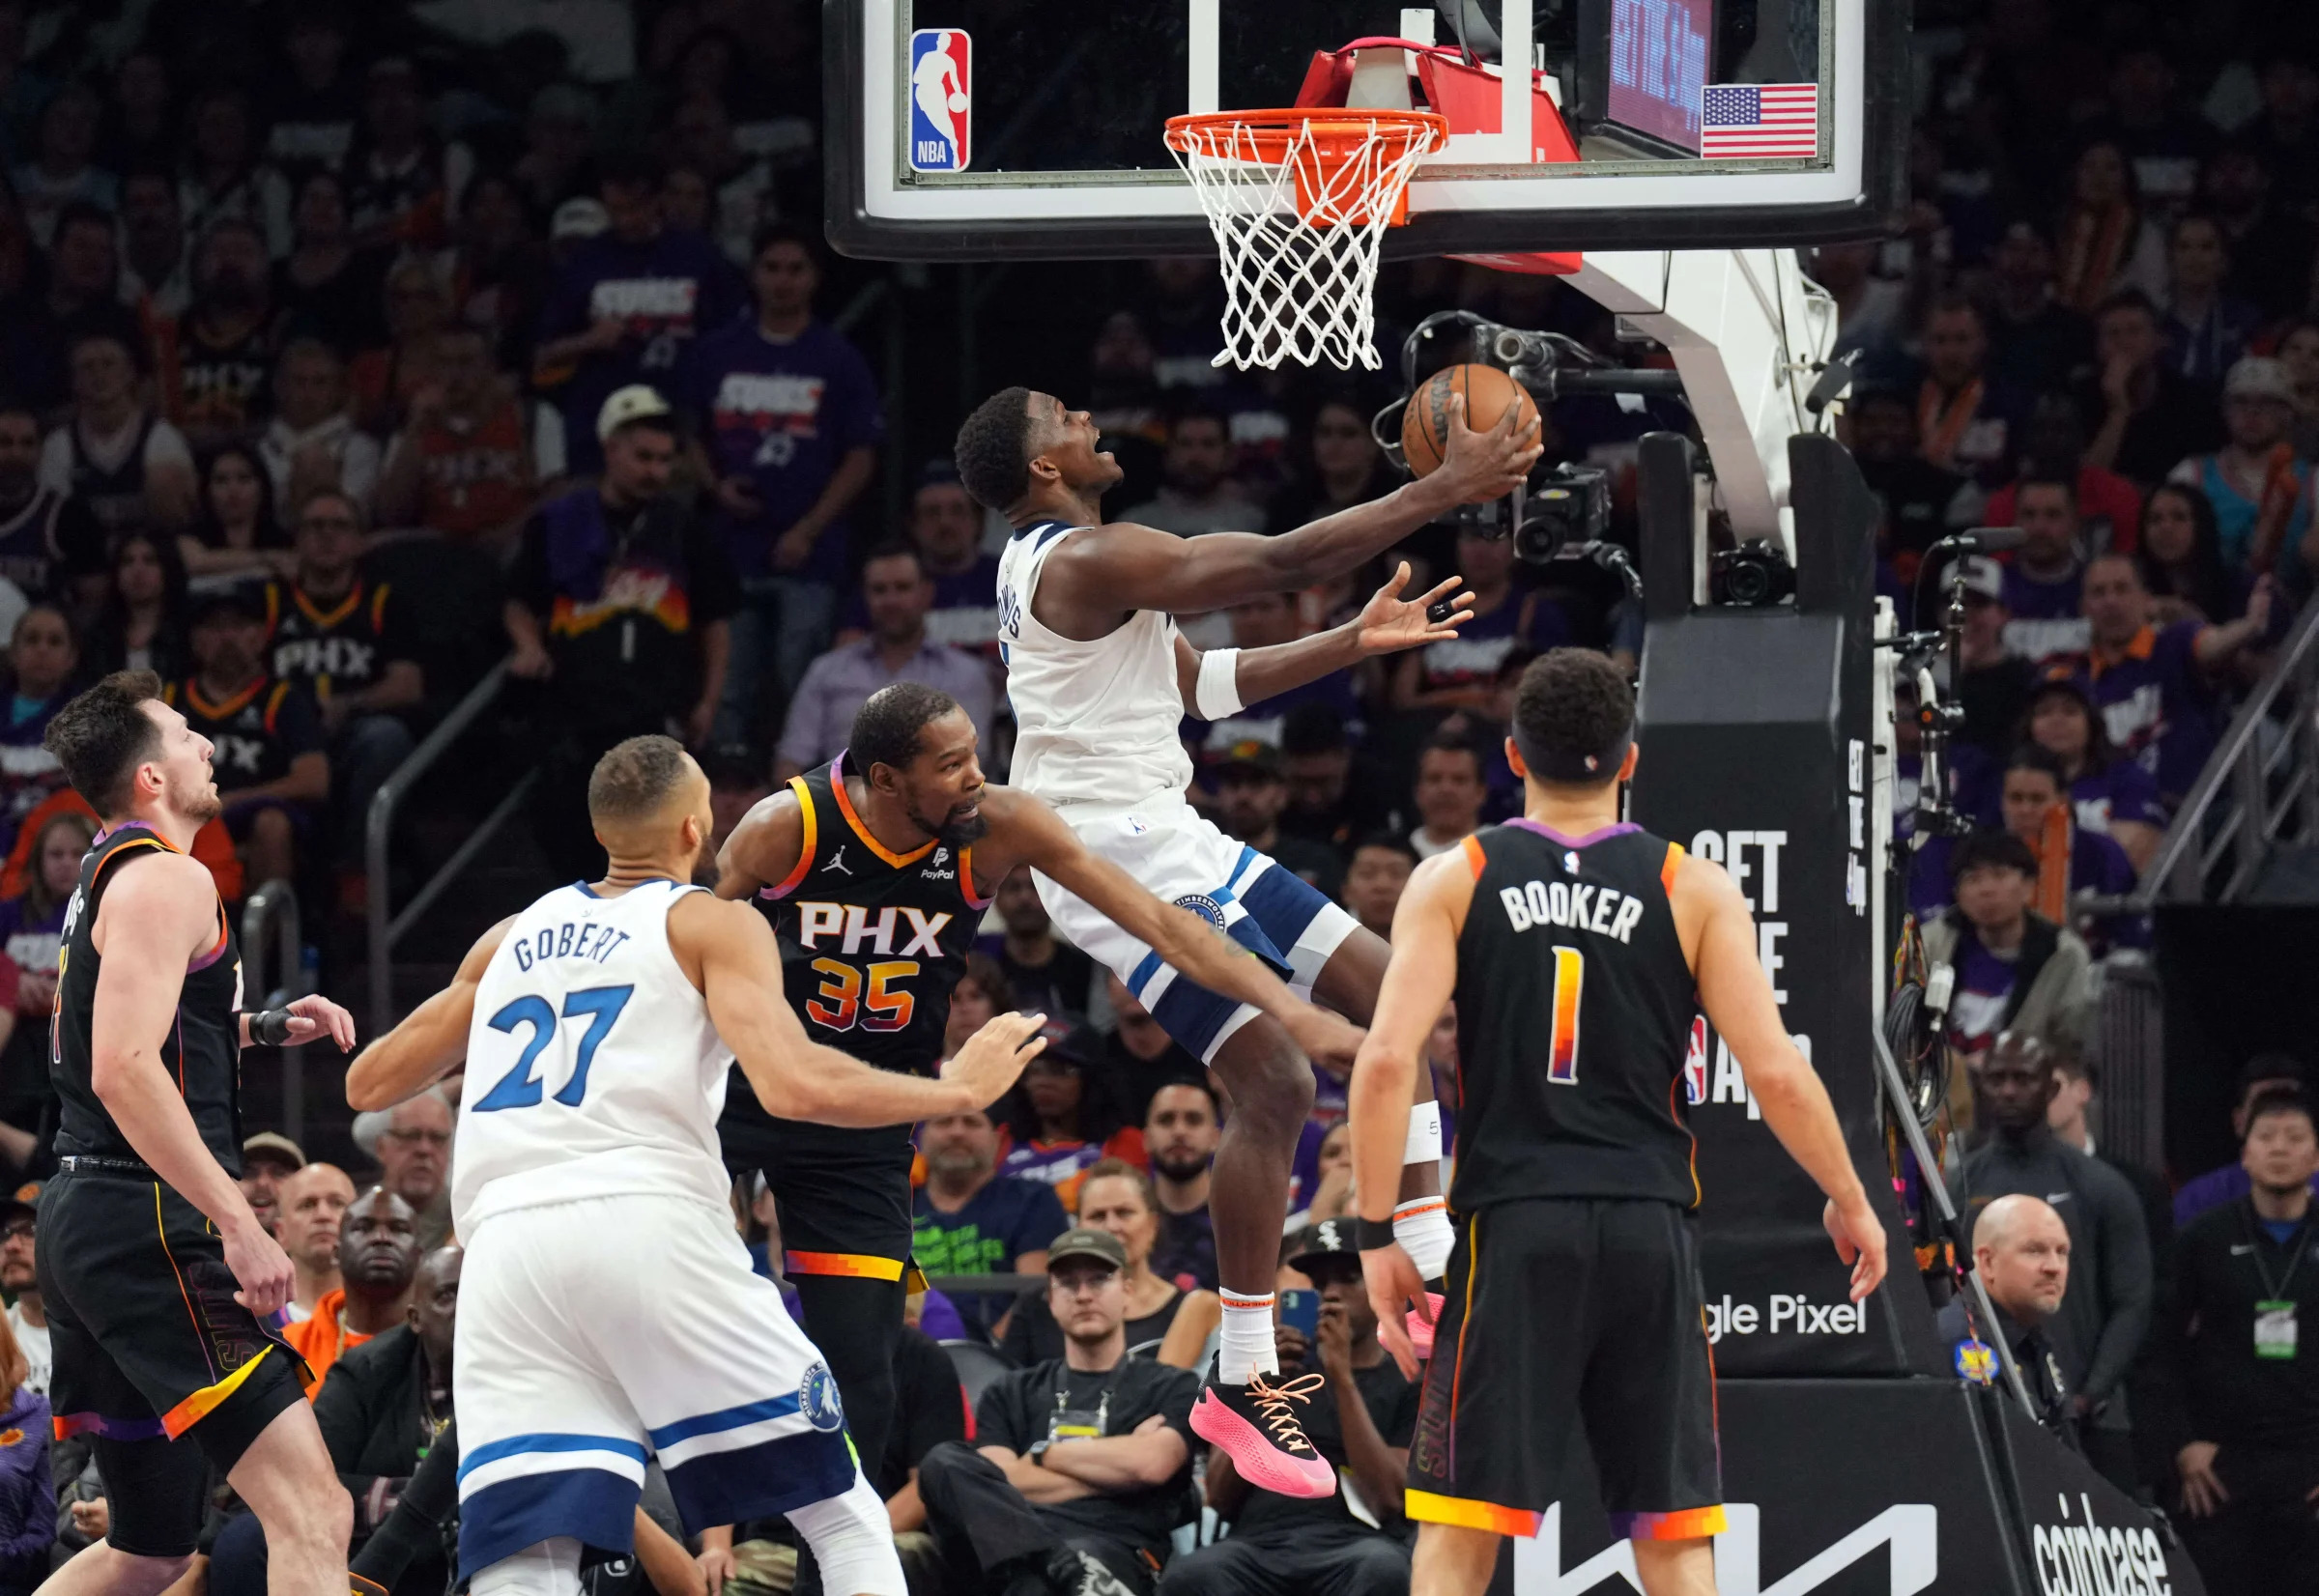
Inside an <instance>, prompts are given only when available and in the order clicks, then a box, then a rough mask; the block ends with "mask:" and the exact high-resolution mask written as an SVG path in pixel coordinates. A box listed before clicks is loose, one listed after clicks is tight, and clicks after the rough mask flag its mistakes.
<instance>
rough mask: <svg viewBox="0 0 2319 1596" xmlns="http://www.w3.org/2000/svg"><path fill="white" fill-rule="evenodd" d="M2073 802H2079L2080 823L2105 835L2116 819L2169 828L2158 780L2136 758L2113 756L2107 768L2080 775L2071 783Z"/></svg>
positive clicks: (2078, 820)
mask: <svg viewBox="0 0 2319 1596" xmlns="http://www.w3.org/2000/svg"><path fill="white" fill-rule="evenodd" d="M2070 802H2071V803H2072V804H2074V805H2076V809H2077V824H2078V825H2079V826H2080V827H2082V828H2083V829H2085V830H2087V831H2092V832H2099V833H2101V834H2102V835H2103V836H2104V837H2107V836H2108V835H2109V826H2110V822H2111V821H2113V820H2139V821H2141V822H2142V823H2143V824H2145V825H2151V826H2156V827H2158V829H2159V830H2161V831H2163V830H2165V828H2166V806H2165V805H2164V804H2162V803H2161V802H2159V797H2158V784H2157V783H2156V782H2154V781H2152V780H2151V779H2150V777H2149V775H2148V774H2147V773H2146V772H2144V771H2143V769H2142V767H2141V766H2139V765H2137V764H2135V763H2134V762H2133V760H2132V759H2112V760H2111V761H2110V762H2109V765H2108V767H2107V768H2106V769H2104V770H2089V771H2087V772H2086V773H2085V774H2084V775H2083V776H2080V777H2078V778H2077V780H2076V781H2075V782H2072V783H2071V784H2070Z"/></svg>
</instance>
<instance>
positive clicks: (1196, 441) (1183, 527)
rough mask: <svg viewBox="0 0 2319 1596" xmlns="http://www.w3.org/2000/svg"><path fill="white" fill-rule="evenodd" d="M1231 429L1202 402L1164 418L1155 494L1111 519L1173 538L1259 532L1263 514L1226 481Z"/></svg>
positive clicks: (1235, 485) (1229, 469)
mask: <svg viewBox="0 0 2319 1596" xmlns="http://www.w3.org/2000/svg"><path fill="white" fill-rule="evenodd" d="M1232 467H1233V448H1232V429H1231V424H1230V423H1229V422H1228V421H1227V420H1225V418H1224V415H1223V413H1222V412H1220V411H1217V410H1215V409H1212V408H1210V407H1209V406H1208V405H1207V404H1205V403H1204V402H1199V401H1193V402H1188V403H1186V404H1184V405H1183V406H1181V407H1180V408H1179V409H1178V410H1177V411H1176V413H1174V414H1172V415H1171V416H1169V417H1168V422H1167V446H1166V448H1165V449H1164V450H1162V451H1161V453H1160V456H1159V494H1158V495H1157V496H1156V497H1154V498H1152V499H1146V500H1145V501H1144V502H1143V503H1141V504H1137V505H1133V506H1131V508H1129V509H1126V510H1123V511H1121V512H1120V513H1119V515H1118V516H1117V517H1115V518H1114V519H1116V520H1119V521H1132V522H1135V523H1136V524H1138V525H1140V526H1144V527H1159V529H1160V530H1161V531H1163V532H1174V533H1175V534H1176V535H1177V536H1179V537H1192V536H1196V535H1197V534H1199V533H1201V532H1254V531H1261V530H1263V529H1264V511H1263V510H1262V509H1261V508H1259V507H1258V506H1257V505H1256V504H1254V503H1252V502H1250V501H1249V499H1248V498H1247V496H1246V495H1245V494H1244V493H1243V492H1242V491H1241V488H1240V484H1239V483H1237V482H1235V481H1234V480H1233V479H1232Z"/></svg>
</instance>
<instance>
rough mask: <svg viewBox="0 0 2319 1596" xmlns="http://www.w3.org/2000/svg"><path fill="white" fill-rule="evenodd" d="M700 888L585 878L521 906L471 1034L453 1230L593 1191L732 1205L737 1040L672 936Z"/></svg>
mask: <svg viewBox="0 0 2319 1596" xmlns="http://www.w3.org/2000/svg"><path fill="white" fill-rule="evenodd" d="M700 890H701V889H700V888H698V887H690V886H684V885H680V884H679V883H677V882H674V881H646V882H644V883H643V884H641V885H639V886H636V887H632V888H630V889H629V890H628V891H626V892H624V893H621V894H620V895H619V896H617V897H614V898H600V897H598V896H597V895H596V894H595V892H594V891H593V890H591V889H590V888H589V887H587V885H585V884H583V883H577V882H576V883H574V884H573V885H571V886H569V887H558V889H557V890H556V891H554V892H552V893H549V894H548V895H547V896H546V897H545V898H540V899H539V901H537V902H536V903H533V904H532V905H531V906H530V908H528V909H526V910H525V911H524V912H523V913H522V914H520V915H518V916H517V917H516V921H515V924H514V926H510V927H509V929H508V932H507V936H506V939H505V940H504V941H502V942H501V944H500V949H499V952H498V953H496V954H494V955H492V958H491V963H490V965H489V966H488V967H487V968H486V969H485V970H484V972H483V980H482V983H481V984H480V985H479V986H478V987H477V988H476V990H475V1015H474V1021H473V1024H472V1027H471V1028H470V1030H469V1033H468V1044H467V1086H466V1091H465V1094H464V1095H463V1097H461V1099H460V1104H459V1143H458V1154H457V1156H456V1157H455V1158H453V1159H452V1179H451V1221H452V1224H453V1225H454V1226H455V1227H456V1229H457V1231H458V1233H459V1235H461V1236H462V1237H472V1234H473V1232H474V1228H475V1226H476V1225H477V1224H479V1223H480V1222H481V1221H483V1220H485V1219H487V1218H489V1217H491V1215H493V1214H495V1213H499V1212H503V1211H507V1210H509V1209H518V1208H530V1207H534V1206H537V1205H539V1204H543V1203H561V1202H570V1201H573V1200H575V1199H579V1198H586V1197H615V1196H628V1195H633V1194H641V1195H649V1196H659V1197H672V1196H673V1197H693V1198H697V1199H698V1200H700V1201H701V1202H704V1203H708V1204H710V1205H712V1206H714V1207H716V1208H717V1209H719V1210H724V1209H725V1208H726V1206H727V1203H728V1195H727V1194H728V1192H729V1190H730V1186H729V1183H728V1182H727V1179H726V1175H725V1165H724V1161H723V1159H722V1158H721V1157H720V1156H719V1153H718V1146H717V1116H718V1114H719V1113H720V1112H721V1111H722V1110H723V1108H724V1106H725V1090H726V1076H727V1071H728V1069H730V1067H731V1064H732V1051H731V1049H730V1048H729V1047H727V1046H726V1045H725V1043H724V1041H723V1040H721V1039H720V1038H719V1037H718V1035H717V1030H716V1027H715V1026H714V1025H712V1024H711V1023H710V1022H709V1017H708V1003H707V1000H706V999H705V998H703V997H702V996H701V991H700V989H699V988H698V987H696V986H695V985H694V984H693V983H692V982H691V981H689V980H687V979H686V977H685V974H684V971H683V969H682V968H681V967H679V966H678V964H677V962H676V956H675V955H674V953H673V951H672V950H671V949H670V947H669V912H670V910H671V909H673V907H674V906H675V903H676V900H677V899H678V898H681V897H683V896H684V895H685V894H686V893H688V892H698V891H700ZM744 1090H746V1088H744Z"/></svg>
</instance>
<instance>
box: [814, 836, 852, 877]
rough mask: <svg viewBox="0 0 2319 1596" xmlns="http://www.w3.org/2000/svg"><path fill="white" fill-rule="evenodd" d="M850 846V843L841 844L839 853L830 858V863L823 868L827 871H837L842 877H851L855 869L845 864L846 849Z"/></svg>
mask: <svg viewBox="0 0 2319 1596" xmlns="http://www.w3.org/2000/svg"><path fill="white" fill-rule="evenodd" d="M850 845H851V844H849V843H841V844H840V845H839V847H838V851H837V852H835V853H833V854H831V855H830V856H829V863H828V864H826V865H824V866H822V867H821V868H822V869H825V870H836V871H837V872H838V873H839V874H840V875H851V874H852V873H853V867H852V866H851V865H848V864H846V863H845V849H846V848H847V847H848V846H850Z"/></svg>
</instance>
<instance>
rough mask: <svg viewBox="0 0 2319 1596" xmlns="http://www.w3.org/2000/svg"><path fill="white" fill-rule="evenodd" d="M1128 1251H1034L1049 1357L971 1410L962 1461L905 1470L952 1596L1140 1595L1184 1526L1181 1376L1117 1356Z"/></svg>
mask: <svg viewBox="0 0 2319 1596" xmlns="http://www.w3.org/2000/svg"><path fill="white" fill-rule="evenodd" d="M1127 1268H1128V1252H1127V1249H1126V1248H1125V1247H1123V1246H1121V1245H1120V1243H1119V1238H1117V1237H1116V1236H1112V1235H1110V1234H1108V1233H1107V1232H1104V1231H1100V1230H1087V1229H1078V1230H1068V1231H1065V1232H1064V1233H1063V1234H1062V1235H1061V1236H1058V1237H1057V1238H1055V1240H1054V1243H1053V1245H1051V1246H1049V1247H1048V1248H1047V1249H1046V1273H1047V1307H1048V1308H1049V1310H1050V1311H1051V1312H1052V1313H1053V1314H1054V1316H1055V1322H1056V1323H1057V1324H1059V1325H1062V1327H1063V1336H1064V1348H1063V1355H1062V1356H1061V1357H1059V1358H1052V1359H1049V1360H1047V1361H1046V1362H1044V1363H1040V1364H1038V1365H1036V1366H1035V1367H1032V1368H1028V1369H1019V1370H1016V1371H1015V1372H1014V1373H1012V1374H1008V1375H1003V1376H1001V1377H1000V1378H999V1379H998V1380H996V1381H995V1382H992V1383H991V1385H990V1386H989V1388H988V1389H987V1390H985V1391H984V1392H983V1397H982V1401H981V1402H980V1403H978V1404H977V1405H976V1407H975V1441H976V1444H975V1445H974V1446H972V1447H969V1446H967V1445H965V1444H964V1443H962V1442H958V1441H951V1442H946V1443H944V1444H943V1445H940V1446H937V1447H935V1448H934V1449H933V1450H932V1451H930V1452H929V1453H928V1454H927V1455H926V1457H925V1460H924V1461H923V1462H921V1463H920V1464H919V1466H918V1492H919V1496H921V1497H922V1498H923V1499H924V1501H925V1503H926V1519H927V1527H928V1528H929V1529H930V1530H931V1531H932V1532H933V1535H934V1538H935V1540H936V1541H937V1542H938V1543H939V1545H940V1547H941V1550H942V1556H943V1560H944V1562H945V1563H946V1564H947V1565H948V1567H949V1569H950V1571H951V1586H952V1588H953V1589H954V1590H957V1591H960V1592H975V1591H981V1592H988V1593H990V1596H998V1593H1000V1592H1005V1593H1006V1596H1041V1593H1048V1592H1051V1593H1053V1596H1122V1593H1123V1591H1148V1590H1150V1589H1151V1587H1152V1573H1153V1571H1154V1570H1156V1569H1158V1567H1159V1559H1160V1557H1161V1556H1162V1555H1163V1554H1164V1553H1165V1552H1166V1549H1167V1539H1168V1533H1169V1531H1170V1530H1171V1529H1173V1528H1174V1527H1175V1525H1177V1523H1178V1522H1180V1521H1181V1520H1183V1519H1184V1518H1186V1517H1188V1516H1189V1509H1188V1502H1187V1487H1188V1486H1189V1484H1190V1482H1191V1405H1192V1401H1193V1399H1194V1398H1195V1397H1196V1396H1197V1395H1198V1394H1199V1381H1198V1380H1197V1379H1196V1378H1195V1377H1194V1376H1192V1375H1191V1374H1190V1373H1189V1372H1188V1371H1187V1370H1183V1369H1174V1368H1170V1367H1168V1366H1167V1365H1166V1364H1163V1363H1158V1362H1154V1361H1153V1360H1151V1359H1149V1358H1141V1357H1130V1356H1129V1355H1128V1338H1127V1328H1126V1326H1127V1317H1128V1293H1127V1282H1126V1274H1127Z"/></svg>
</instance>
